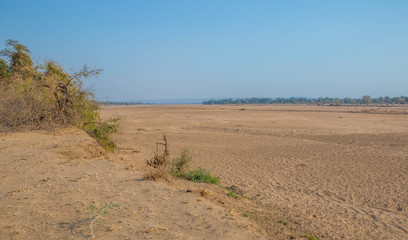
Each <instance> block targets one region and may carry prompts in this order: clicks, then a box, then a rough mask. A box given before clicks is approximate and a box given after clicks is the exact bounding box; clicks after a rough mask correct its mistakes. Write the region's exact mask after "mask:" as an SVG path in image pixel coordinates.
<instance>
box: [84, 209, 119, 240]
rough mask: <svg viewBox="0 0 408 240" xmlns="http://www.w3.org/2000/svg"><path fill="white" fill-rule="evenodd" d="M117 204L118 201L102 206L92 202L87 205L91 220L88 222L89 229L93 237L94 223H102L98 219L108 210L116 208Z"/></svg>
mask: <svg viewBox="0 0 408 240" xmlns="http://www.w3.org/2000/svg"><path fill="white" fill-rule="evenodd" d="M118 207H119V204H118V203H114V202H112V203H105V205H103V206H99V207H98V206H97V205H95V204H93V203H91V204H90V205H89V208H88V209H89V215H90V218H91V222H90V224H89V229H90V230H91V236H92V237H95V234H94V227H95V225H96V224H102V222H100V221H99V219H100V218H102V217H105V216H106V215H107V214H108V213H109V212H111V211H113V210H114V209H116V208H118Z"/></svg>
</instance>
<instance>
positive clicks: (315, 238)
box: [304, 234, 320, 240]
mask: <svg viewBox="0 0 408 240" xmlns="http://www.w3.org/2000/svg"><path fill="white" fill-rule="evenodd" d="M304 237H305V238H307V239H309V240H320V239H319V238H318V237H315V236H312V235H308V234H306V235H305V236H304Z"/></svg>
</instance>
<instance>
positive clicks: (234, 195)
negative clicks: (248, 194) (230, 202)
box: [227, 190, 242, 199]
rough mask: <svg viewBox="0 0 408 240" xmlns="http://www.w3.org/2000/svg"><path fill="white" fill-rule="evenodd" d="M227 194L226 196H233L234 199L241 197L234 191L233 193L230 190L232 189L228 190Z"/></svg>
mask: <svg viewBox="0 0 408 240" xmlns="http://www.w3.org/2000/svg"><path fill="white" fill-rule="evenodd" d="M227 196H228V197H232V198H235V199H241V198H242V196H241V195H239V194H236V193H235V192H234V191H232V190H229V192H228V193H227Z"/></svg>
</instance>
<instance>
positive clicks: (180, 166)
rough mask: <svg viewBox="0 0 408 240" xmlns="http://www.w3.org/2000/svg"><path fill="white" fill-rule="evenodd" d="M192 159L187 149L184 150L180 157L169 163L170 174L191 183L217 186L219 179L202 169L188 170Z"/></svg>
mask: <svg viewBox="0 0 408 240" xmlns="http://www.w3.org/2000/svg"><path fill="white" fill-rule="evenodd" d="M191 161H192V157H191V155H190V151H189V150H188V149H186V150H184V151H183V152H182V154H181V155H180V157H178V158H174V159H173V161H172V162H171V174H172V175H173V176H175V177H181V178H185V179H187V180H189V181H192V182H199V183H210V184H219V185H220V179H219V177H213V176H211V173H210V172H209V171H207V170H205V169H204V168H199V169H198V170H190V163H191Z"/></svg>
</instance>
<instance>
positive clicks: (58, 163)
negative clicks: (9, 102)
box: [0, 129, 266, 239]
mask: <svg viewBox="0 0 408 240" xmlns="http://www.w3.org/2000/svg"><path fill="white" fill-rule="evenodd" d="M136 152H137V151H136ZM108 158H109V157H107V156H106V155H104V154H103V152H102V151H101V149H100V147H99V146H97V144H96V142H95V141H94V140H93V139H91V138H90V137H88V136H87V135H86V134H85V133H83V132H81V131H79V130H75V129H65V130H59V131H57V132H52V133H47V132H24V133H9V134H1V135H0V189H1V190H0V239H87V238H91V231H90V227H89V226H90V222H91V219H90V214H89V211H88V208H89V206H90V205H91V204H94V205H96V206H99V207H100V206H102V205H103V204H105V203H118V204H120V206H119V208H117V209H115V210H113V211H112V212H110V213H109V214H108V215H107V216H106V217H102V218H100V221H101V222H102V225H96V226H95V227H94V233H95V236H96V238H97V239H266V237H265V236H264V235H262V234H260V233H259V231H258V230H256V229H255V228H254V227H253V224H252V223H251V222H249V221H248V219H247V218H244V217H242V216H241V215H240V214H234V213H231V212H230V211H227V210H226V209H224V208H223V207H220V206H217V205H215V204H214V203H212V202H211V201H209V200H207V199H205V198H203V197H201V196H200V195H199V194H198V193H195V191H194V187H192V188H190V189H192V190H193V193H189V192H186V188H183V187H178V185H174V184H173V185H169V184H167V183H165V182H154V181H145V180H142V174H141V173H140V172H138V171H135V170H134V168H132V166H131V165H129V164H125V163H121V162H117V161H116V160H115V156H111V157H110V159H108ZM138 160H139V161H142V160H141V159H138ZM115 161H116V162H115Z"/></svg>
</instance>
